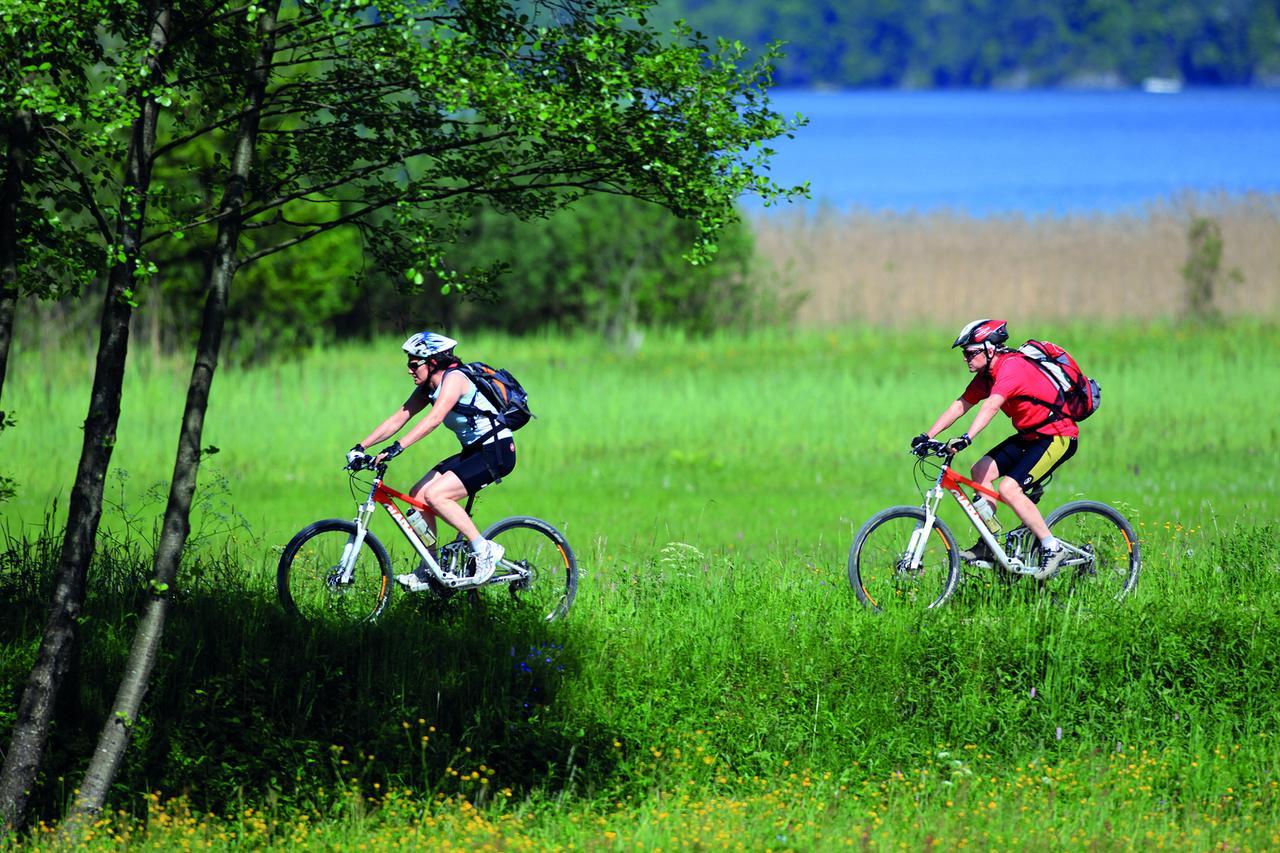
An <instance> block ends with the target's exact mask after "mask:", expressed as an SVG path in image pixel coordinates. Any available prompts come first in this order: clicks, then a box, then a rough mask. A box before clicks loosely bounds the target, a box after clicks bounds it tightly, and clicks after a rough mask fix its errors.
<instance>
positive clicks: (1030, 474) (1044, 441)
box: [987, 435, 1076, 492]
mask: <svg viewBox="0 0 1280 853" xmlns="http://www.w3.org/2000/svg"><path fill="white" fill-rule="evenodd" d="M1075 452H1076V439H1074V438H1068V437H1066V436H1065V435H1036V436H1033V437H1031V438H1023V437H1022V436H1020V435H1011V436H1009V437H1008V438H1006V439H1005V440H1004V441H1002V442H1000V443H999V444H997V445H996V446H995V447H993V448H991V449H990V450H988V451H987V455H988V456H990V457H991V459H992V461H994V462H995V463H996V471H998V472H999V473H1000V475H1002V476H1005V477H1011V478H1013V480H1014V482H1016V483H1018V485H1020V486H1022V490H1023V491H1024V492H1025V491H1027V490H1028V489H1029V488H1031V487H1032V486H1034V485H1035V484H1036V483H1040V482H1043V481H1044V479H1045V478H1046V477H1048V476H1049V475H1050V474H1052V473H1053V472H1054V471H1055V470H1056V469H1057V468H1058V466H1059V465H1061V464H1062V463H1063V462H1066V461H1067V460H1068V459H1070V458H1071V457H1072V456H1074V455H1075Z"/></svg>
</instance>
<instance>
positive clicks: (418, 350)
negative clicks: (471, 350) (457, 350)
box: [401, 332, 458, 358]
mask: <svg viewBox="0 0 1280 853" xmlns="http://www.w3.org/2000/svg"><path fill="white" fill-rule="evenodd" d="M457 345H458V342H457V341H455V340H454V339H453V338H446V337H445V336H444V335H437V334H436V333H435V332H418V333H417V334H416V335H413V336H412V337H411V338H409V340H407V341H405V342H404V344H403V345H402V346H401V349H403V350H404V351H405V352H407V353H408V354H409V355H412V356H416V357H417V358H431V357H432V356H437V355H444V354H445V353H448V352H451V351H452V350H453V348H454V347H456V346H457Z"/></svg>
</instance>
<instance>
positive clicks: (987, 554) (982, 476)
mask: <svg viewBox="0 0 1280 853" xmlns="http://www.w3.org/2000/svg"><path fill="white" fill-rule="evenodd" d="M969 473H970V479H972V480H973V481H974V482H975V483H979V484H981V485H982V486H983V487H984V488H988V489H991V488H992V484H993V483H995V481H996V478H997V477H999V476H1000V469H999V466H998V465H997V464H996V461H995V460H994V459H992V458H991V457H990V456H983V457H982V458H981V459H979V460H978V461H977V462H975V463H973V467H972V468H971V469H970V470H969ZM979 498H981V500H984V501H985V502H986V503H988V504H990V505H991V512H992V513H993V514H994V513H995V511H996V502H995V501H993V500H991V499H990V498H982V497H981V496H980V495H975V500H974V503H975V505H976V504H977V500H978V499H979ZM979 513H981V510H979ZM996 524H997V525H999V522H998V521H997V522H996ZM996 529H997V530H998V529H999V527H998V526H997V528H996ZM960 559H962V560H964V561H965V562H968V563H973V562H977V561H982V562H987V563H994V562H995V561H996V559H995V555H994V554H992V553H991V549H990V548H988V547H987V543H986V542H985V541H984V540H983V539H982V537H981V536H979V537H978V541H977V542H975V543H973V546H972V547H971V548H965V549H964V550H963V551H961V552H960Z"/></svg>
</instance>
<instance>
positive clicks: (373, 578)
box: [276, 518, 393, 624]
mask: <svg viewBox="0 0 1280 853" xmlns="http://www.w3.org/2000/svg"><path fill="white" fill-rule="evenodd" d="M355 538H356V525H355V522H353V521H345V520H343V519H338V518H330V519H326V520H324V521H317V522H316V523H315V524H311V525H308V526H307V527H304V528H303V529H302V530H301V531H299V532H298V535H297V536H294V537H293V539H291V540H290V541H289V544H288V545H286V546H285V548H284V553H283V554H281V555H280V566H279V567H278V568H277V570H276V594H277V595H278V596H279V598H280V604H281V605H282V606H283V607H284V609H285V610H286V611H288V612H289V613H291V614H293V615H294V616H297V617H299V618H302V619H305V620H307V621H325V622H332V623H335V624H357V623H360V622H372V621H374V620H375V619H377V618H378V616H379V615H381V613H382V611H383V609H384V608H386V606H387V601H388V600H390V598H391V587H392V583H393V579H392V574H391V558H390V557H389V556H388V555H387V549H386V548H384V547H383V545H382V543H381V542H379V541H378V539H377V537H375V536H374V535H373V534H372V533H368V532H366V533H365V537H364V542H363V543H362V545H361V547H360V551H359V553H357V554H356V555H355V565H354V569H353V571H352V573H351V575H350V577H349V578H347V579H345V580H344V579H343V578H342V577H341V575H342V574H343V571H342V564H343V556H344V554H347V553H348V552H349V550H350V549H351V547H352V546H353V545H354V544H355Z"/></svg>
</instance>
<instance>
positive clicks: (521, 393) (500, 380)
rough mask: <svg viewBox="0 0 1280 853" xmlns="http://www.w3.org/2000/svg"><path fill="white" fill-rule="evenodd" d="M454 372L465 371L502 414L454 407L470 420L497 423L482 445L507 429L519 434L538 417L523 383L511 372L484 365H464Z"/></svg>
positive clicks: (464, 405) (475, 363)
mask: <svg viewBox="0 0 1280 853" xmlns="http://www.w3.org/2000/svg"><path fill="white" fill-rule="evenodd" d="M454 369H455V370H461V371H462V375H463V376H465V377H467V378H468V379H470V380H471V381H472V382H474V383H475V386H476V389H477V390H479V392H480V393H481V394H483V395H484V398H485V399H486V400H488V401H489V402H490V403H492V404H493V407H494V408H495V409H497V410H498V412H497V414H496V415H495V414H493V413H492V412H486V411H485V410H483V409H481V408H478V407H476V406H470V405H466V404H464V403H457V404H456V405H455V406H454V408H455V409H457V410H458V411H459V412H462V414H464V415H467V416H468V417H471V418H475V417H479V416H483V417H488V418H492V419H493V420H494V422H495V425H494V428H493V429H492V430H490V431H489V433H488V434H487V435H485V436H484V438H482V439H480V441H484V440H486V439H488V438H489V436H490V435H493V433H495V432H497V431H498V430H500V429H503V428H504V427H505V428H506V429H509V430H513V431H514V430H518V429H520V427H522V426H524V425H525V424H527V423H528V422H529V421H530V420H531V419H532V418H533V417H534V414H533V412H532V411H530V409H529V394H528V392H526V391H525V390H524V386H523V385H521V384H520V381H519V380H518V379H516V378H515V377H514V376H512V375H511V371H509V370H503V369H502V368H500V367H490V366H489V365H487V364H485V363H484V362H483V361H472V362H469V363H466V364H460V365H458V366H457V367H456V368H454Z"/></svg>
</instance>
